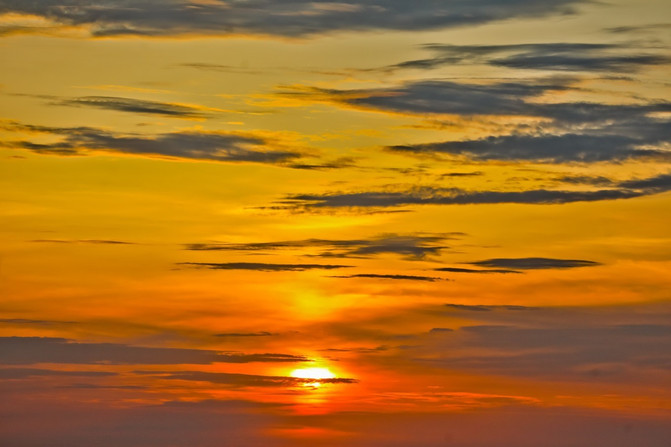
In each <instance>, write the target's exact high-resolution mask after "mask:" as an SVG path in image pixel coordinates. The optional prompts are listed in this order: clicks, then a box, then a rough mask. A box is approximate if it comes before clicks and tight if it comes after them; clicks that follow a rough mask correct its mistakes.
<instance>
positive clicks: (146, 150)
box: [3, 122, 302, 164]
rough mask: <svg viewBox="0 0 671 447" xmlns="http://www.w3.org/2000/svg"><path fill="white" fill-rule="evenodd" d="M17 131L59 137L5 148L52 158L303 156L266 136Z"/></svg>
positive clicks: (11, 126) (257, 159)
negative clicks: (113, 154)
mask: <svg viewBox="0 0 671 447" xmlns="http://www.w3.org/2000/svg"><path fill="white" fill-rule="evenodd" d="M3 127H4V128H5V129H8V130H12V131H15V132H25V133H37V134H47V135H52V136H55V137H59V138H60V141H58V142H55V143H35V142H32V141H6V142H5V146H7V147H11V148H15V149H27V150H30V151H33V152H36V153H40V154H50V155H87V154H91V153H95V152H117V153H124V154H132V155H143V156H159V157H169V158H184V159H192V160H210V161H224V162H253V163H269V164H284V163H287V162H289V161H291V160H296V159H298V158H300V157H302V154H301V153H299V152H296V151H292V150H275V149H274V147H277V146H278V145H279V143H277V142H273V141H270V140H268V139H266V138H264V137H260V136H255V135H249V134H240V133H226V132H198V131H185V132H172V133H164V134H157V135H144V134H122V133H117V132H112V131H106V130H102V129H96V128H91V127H65V128H63V127H45V126H32V125H25V124H19V123H14V122H10V123H5V125H4V126H3Z"/></svg>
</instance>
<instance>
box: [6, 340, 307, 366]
mask: <svg viewBox="0 0 671 447" xmlns="http://www.w3.org/2000/svg"><path fill="white" fill-rule="evenodd" d="M308 360H309V359H308V358H305V357H301V356H293V355H288V354H272V353H269V354H243V353H225V352H224V353H222V352H218V351H211V350H203V349H182V348H151V347H143V346H129V345H124V344H117V343H78V342H75V341H72V340H68V339H64V338H49V337H0V364H4V365H25V364H35V363H70V364H155V365H167V364H211V363H216V362H222V363H252V362H270V363H275V362H305V361H308Z"/></svg>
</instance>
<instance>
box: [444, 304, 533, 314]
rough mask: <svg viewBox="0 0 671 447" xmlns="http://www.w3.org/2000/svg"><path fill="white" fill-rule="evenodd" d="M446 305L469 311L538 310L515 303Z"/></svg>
mask: <svg viewBox="0 0 671 447" xmlns="http://www.w3.org/2000/svg"><path fill="white" fill-rule="evenodd" d="M445 306H446V307H448V308H450V310H464V311H468V312H491V311H494V310H513V311H516V310H537V309H538V308H537V307H529V306H513V305H498V306H486V305H481V304H477V305H468V304H446V305H445Z"/></svg>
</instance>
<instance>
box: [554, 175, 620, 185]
mask: <svg viewBox="0 0 671 447" xmlns="http://www.w3.org/2000/svg"><path fill="white" fill-rule="evenodd" d="M555 180H556V181H558V182H561V183H569V184H573V185H595V186H611V185H613V184H615V182H614V181H613V180H611V179H609V178H607V177H603V176H595V177H590V176H587V175H565V176H562V177H557V178H556V179H555Z"/></svg>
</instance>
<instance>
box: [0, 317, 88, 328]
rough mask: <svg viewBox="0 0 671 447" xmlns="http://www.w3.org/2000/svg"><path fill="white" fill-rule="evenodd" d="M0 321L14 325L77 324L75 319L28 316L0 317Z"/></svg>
mask: <svg viewBox="0 0 671 447" xmlns="http://www.w3.org/2000/svg"><path fill="white" fill-rule="evenodd" d="M0 323H5V324H16V325H23V324H27V325H36V326H57V325H62V324H66V325H68V324H77V322H76V321H58V320H32V319H29V318H0Z"/></svg>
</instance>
